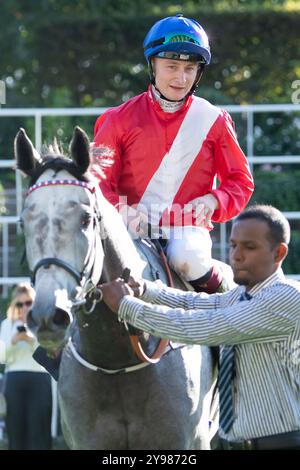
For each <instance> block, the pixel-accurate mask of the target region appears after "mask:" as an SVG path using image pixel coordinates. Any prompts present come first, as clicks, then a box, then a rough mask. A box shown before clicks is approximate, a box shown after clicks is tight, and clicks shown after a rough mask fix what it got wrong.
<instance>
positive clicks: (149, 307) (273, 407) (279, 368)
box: [118, 269, 300, 442]
mask: <svg viewBox="0 0 300 470" xmlns="http://www.w3.org/2000/svg"><path fill="white" fill-rule="evenodd" d="M146 286H147V287H146V292H145V294H144V296H143V300H139V299H134V298H132V297H129V296H125V297H124V298H123V299H122V301H121V304H120V307H119V311H118V315H119V319H120V320H126V321H128V323H130V324H132V325H134V326H136V327H137V328H140V329H141V330H143V331H146V332H148V333H151V334H153V335H156V336H159V337H163V338H170V339H171V340H173V341H177V342H181V343H186V344H194V343H196V344H203V345H208V346H214V345H235V346H236V347H235V362H236V376H235V383H234V390H235V396H234V407H235V420H234V423H233V425H232V428H231V429H230V431H229V432H228V433H227V434H225V433H224V432H222V430H220V436H221V437H222V438H224V439H227V440H229V441H234V442H235V441H240V440H243V439H251V438H256V437H262V436H268V435H274V434H280V433H286V432H290V431H296V430H300V283H299V282H297V281H291V280H287V279H285V277H284V275H283V272H282V270H281V269H279V270H278V271H277V272H275V273H274V274H272V275H271V276H270V277H269V278H267V279H266V280H265V281H263V282H261V283H259V284H256V285H255V286H254V287H253V288H252V289H251V290H249V291H248V293H249V294H250V295H251V296H252V298H251V300H249V301H247V302H239V298H240V296H241V294H242V292H244V291H245V287H244V286H239V287H236V288H234V289H233V290H231V291H229V292H226V293H224V294H213V295H207V294H203V293H202V294H197V293H194V292H183V291H180V290H177V289H171V288H168V287H165V286H163V285H162V284H161V283H160V284H157V283H150V282H146ZM150 302H151V303H150ZM153 304H160V305H153ZM169 307H171V309H170V308H169Z"/></svg>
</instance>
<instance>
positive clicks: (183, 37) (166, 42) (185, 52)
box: [143, 15, 211, 65]
mask: <svg viewBox="0 0 300 470" xmlns="http://www.w3.org/2000/svg"><path fill="white" fill-rule="evenodd" d="M143 47H144V55H145V57H146V60H147V62H148V63H149V64H150V58H151V57H153V56H157V57H161V58H164V57H165V58H173V59H175V60H192V61H196V62H200V63H202V64H203V65H208V64H209V63H210V59H211V53H210V47H209V42H208V37H207V35H206V32H205V31H204V29H203V28H202V26H200V24H199V23H197V21H195V20H192V19H189V18H185V17H184V16H182V15H176V16H169V17H168V18H164V19H162V20H160V21H157V22H156V23H155V24H154V25H153V26H152V28H151V29H150V31H149V32H148V34H147V36H146V37H145V39H144V43H143ZM170 52H171V53H173V57H169V55H170Z"/></svg>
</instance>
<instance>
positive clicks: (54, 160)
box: [30, 141, 113, 185]
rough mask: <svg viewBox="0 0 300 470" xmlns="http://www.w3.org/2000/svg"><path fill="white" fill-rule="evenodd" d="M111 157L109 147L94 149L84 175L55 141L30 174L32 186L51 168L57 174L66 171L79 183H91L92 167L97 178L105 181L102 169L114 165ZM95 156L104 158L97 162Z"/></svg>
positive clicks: (44, 150) (45, 148) (44, 151)
mask: <svg viewBox="0 0 300 470" xmlns="http://www.w3.org/2000/svg"><path fill="white" fill-rule="evenodd" d="M102 155H103V157H102ZM111 155H112V153H111V151H110V150H109V149H108V148H107V147H97V148H92V151H91V164H90V167H89V170H88V171H87V172H86V173H84V174H82V173H81V171H80V169H79V168H78V166H77V165H76V163H75V162H73V160H72V159H71V158H70V157H68V156H66V155H64V154H63V152H62V148H61V146H59V145H58V143H57V142H56V141H54V142H53V144H52V145H49V146H48V147H44V148H43V153H42V155H41V157H42V158H41V160H40V162H39V163H40V164H39V165H38V166H36V167H35V168H34V169H33V170H31V172H30V178H31V181H30V185H33V184H35V183H36V181H37V180H38V179H39V177H40V176H41V175H42V174H43V173H44V171H46V170H48V169H49V168H50V169H53V170H54V171H55V172H58V171H60V170H66V171H68V172H69V173H70V174H71V175H72V176H74V178H76V179H78V180H79V181H85V182H89V181H91V180H92V179H93V175H92V174H91V173H90V170H91V167H93V171H94V172H96V173H97V177H98V178H99V177H100V178H101V179H105V174H104V172H103V170H102V169H104V168H105V167H107V166H110V165H112V163H113V160H112V159H111ZM95 156H97V157H99V156H101V157H102V158H100V159H98V160H95Z"/></svg>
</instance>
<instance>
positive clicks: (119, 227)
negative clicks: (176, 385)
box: [75, 203, 146, 368]
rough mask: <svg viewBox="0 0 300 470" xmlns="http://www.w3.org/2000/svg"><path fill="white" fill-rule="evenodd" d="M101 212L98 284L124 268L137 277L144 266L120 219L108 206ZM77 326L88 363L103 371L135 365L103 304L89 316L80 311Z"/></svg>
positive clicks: (122, 334)
mask: <svg viewBox="0 0 300 470" xmlns="http://www.w3.org/2000/svg"><path fill="white" fill-rule="evenodd" d="M101 209H102V214H103V225H104V227H102V228H103V234H104V239H103V250H104V265H103V272H102V277H101V282H107V281H110V280H113V279H116V278H117V277H120V276H121V275H122V272H123V270H124V269H125V268H129V269H130V271H131V273H132V274H133V275H134V276H138V277H141V276H142V272H143V270H144V268H145V264H146V263H145V262H144V261H143V260H142V259H141V258H140V256H139V254H138V252H137V250H136V248H135V246H134V244H133V242H132V240H131V238H130V236H129V234H128V232H127V230H126V227H125V225H124V224H123V221H122V219H121V218H120V216H119V214H117V213H116V211H115V209H114V208H113V207H112V206H110V205H108V203H107V204H106V203H104V209H103V208H102V206H101ZM77 323H78V331H79V332H80V333H79V335H80V337H79V336H77V343H78V347H79V349H80V351H81V352H82V354H83V355H84V357H85V358H86V359H87V360H89V361H90V362H93V363H95V364H97V365H100V366H102V367H107V368H110V367H111V368H118V367H122V366H124V365H130V364H135V363H136V362H137V358H136V356H135V354H134V352H133V350H132V347H131V343H130V340H129V336H128V333H127V331H126V330H125V327H124V325H123V324H120V323H119V322H118V320H117V316H116V314H115V313H113V312H111V311H110V310H109V308H108V307H107V306H106V305H105V304H104V303H103V302H101V303H100V304H97V307H96V309H95V311H94V313H93V314H91V315H90V316H88V315H86V314H85V313H83V312H80V313H79V314H78V321H77ZM75 339H76V336H75ZM141 340H142V338H141ZM79 343H80V344H79ZM124 361H125V362H124Z"/></svg>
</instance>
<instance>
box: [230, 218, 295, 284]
mask: <svg viewBox="0 0 300 470" xmlns="http://www.w3.org/2000/svg"><path fill="white" fill-rule="evenodd" d="M287 249H288V248H287V245H286V244H285V243H278V244H276V245H273V244H272V243H271V241H270V238H269V227H268V225H267V223H266V222H264V221H262V220H257V219H245V220H238V221H237V222H234V223H233V226H232V230H231V236H230V252H229V254H230V265H231V267H232V270H233V274H234V281H235V282H236V283H237V284H239V285H245V286H246V288H247V289H251V287H253V286H254V285H255V284H257V283H258V282H262V281H264V280H265V279H267V278H268V277H269V276H271V274H273V273H274V272H275V271H276V270H277V268H278V267H279V266H280V264H281V261H282V260H283V259H284V258H285V256H286V253H287Z"/></svg>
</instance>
